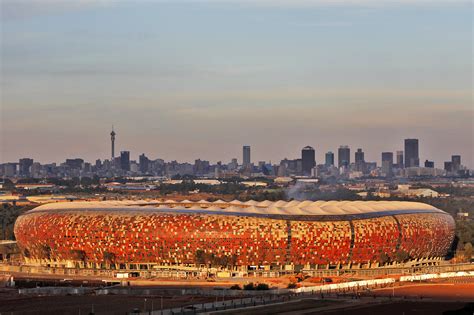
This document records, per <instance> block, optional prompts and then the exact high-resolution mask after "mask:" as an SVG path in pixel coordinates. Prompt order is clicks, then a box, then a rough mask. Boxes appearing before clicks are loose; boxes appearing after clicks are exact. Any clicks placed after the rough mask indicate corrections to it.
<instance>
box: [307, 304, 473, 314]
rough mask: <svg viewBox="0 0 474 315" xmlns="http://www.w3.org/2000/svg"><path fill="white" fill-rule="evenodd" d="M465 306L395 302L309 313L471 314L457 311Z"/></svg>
mask: <svg viewBox="0 0 474 315" xmlns="http://www.w3.org/2000/svg"><path fill="white" fill-rule="evenodd" d="M465 306H466V303H459V302H395V303H384V304H380V305H368V306H363V307H353V308H350V309H344V310H341V309H339V310H332V311H323V312H321V311H318V312H314V313H305V315H310V314H337V315H339V314H348V315H349V314H350V315H367V314H383V315H400V314H404V315H444V314H447V313H445V312H447V311H457V312H456V313H454V314H457V315H463V314H469V315H470V314H472V312H471V313H469V312H467V313H464V312H459V310H461V309H463V308H464V307H465Z"/></svg>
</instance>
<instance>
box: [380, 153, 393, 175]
mask: <svg viewBox="0 0 474 315" xmlns="http://www.w3.org/2000/svg"><path fill="white" fill-rule="evenodd" d="M392 168H393V152H382V173H384V174H385V176H391V175H392Z"/></svg>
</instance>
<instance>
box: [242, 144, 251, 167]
mask: <svg viewBox="0 0 474 315" xmlns="http://www.w3.org/2000/svg"><path fill="white" fill-rule="evenodd" d="M242 151H243V152H242V153H243V159H242V165H243V167H248V166H250V163H251V162H250V146H249V145H244V146H243V148H242Z"/></svg>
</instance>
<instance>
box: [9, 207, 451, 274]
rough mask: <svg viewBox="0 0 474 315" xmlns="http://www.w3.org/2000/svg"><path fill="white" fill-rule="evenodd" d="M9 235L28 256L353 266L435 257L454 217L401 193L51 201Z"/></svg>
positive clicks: (62, 260) (85, 261) (79, 264)
mask: <svg viewBox="0 0 474 315" xmlns="http://www.w3.org/2000/svg"><path fill="white" fill-rule="evenodd" d="M15 236H16V239H17V241H18V245H19V247H20V250H21V252H22V254H23V256H24V258H25V260H26V262H27V263H29V264H32V265H45V266H62V267H76V268H102V269H109V268H110V269H140V268H142V267H143V266H146V268H162V267H163V266H175V267H176V266H181V267H183V268H186V267H188V268H189V267H194V268H196V267H198V268H209V267H219V268H221V269H232V270H249V269H250V268H265V269H266V270H301V269H303V268H311V269H313V268H315V269H318V268H358V267H359V268H360V267H361V266H375V267H378V266H381V265H383V264H386V263H388V262H394V261H397V259H398V258H399V256H405V259H407V260H408V259H411V260H416V259H435V260H436V259H442V257H444V256H445V255H446V254H447V252H448V250H449V248H450V246H451V244H452V242H453V238H454V220H453V218H452V217H451V216H450V215H448V214H447V213H445V212H443V211H442V210H440V209H437V208H435V207H432V206H430V205H427V204H423V203H418V202H398V201H315V202H314V201H290V202H286V201H277V202H272V201H263V202H257V201H248V202H240V201H237V200H235V201H230V202H228V201H222V200H218V201H214V202H207V201H204V200H202V201H199V202H191V201H187V200H185V201H179V202H178V201H171V200H168V201H156V200H154V201H102V202H58V203H50V204H45V205H42V206H39V207H37V208H35V209H33V210H30V211H28V212H26V213H25V214H23V215H21V216H20V217H19V218H18V220H17V221H16V223H15Z"/></svg>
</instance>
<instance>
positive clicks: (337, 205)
mask: <svg viewBox="0 0 474 315" xmlns="http://www.w3.org/2000/svg"><path fill="white" fill-rule="evenodd" d="M48 210H100V211H114V210H120V211H140V210H141V211H163V212H188V213H189V212H191V213H192V212H207V213H219V214H230V213H235V214H244V215H284V216H334V215H336V216H343V215H364V214H366V215H370V214H376V213H377V214H384V213H386V214H389V213H419V212H429V213H433V212H438V213H444V211H442V210H440V209H437V208H435V207H433V206H431V205H428V204H424V203H420V202H408V201H309V200H306V201H296V200H293V201H290V202H286V201H282V200H280V201H276V202H273V201H268V200H266V201H261V202H259V201H254V200H250V201H246V202H241V201H237V200H234V201H229V202H227V201H222V200H218V201H215V202H207V201H204V200H201V201H196V202H193V201H188V200H184V201H172V200H166V201H160V200H126V201H88V202H83V201H75V202H56V203H49V204H45V205H41V206H39V207H37V208H35V209H33V210H32V211H48Z"/></svg>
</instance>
